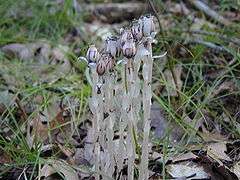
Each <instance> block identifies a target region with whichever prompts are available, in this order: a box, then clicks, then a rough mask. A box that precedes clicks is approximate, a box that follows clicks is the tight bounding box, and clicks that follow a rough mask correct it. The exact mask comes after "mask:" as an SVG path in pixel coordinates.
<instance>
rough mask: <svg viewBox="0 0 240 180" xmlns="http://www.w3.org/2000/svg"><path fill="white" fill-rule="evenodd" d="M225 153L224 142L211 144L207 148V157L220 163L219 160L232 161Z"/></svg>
mask: <svg viewBox="0 0 240 180" xmlns="http://www.w3.org/2000/svg"><path fill="white" fill-rule="evenodd" d="M226 151H227V147H226V143H225V142H218V143H211V144H209V145H208V146H207V155H208V156H210V157H211V158H213V159H214V160H216V161H217V162H220V161H219V160H226V161H232V160H231V158H230V157H229V156H228V155H227V154H226V153H225V152H226ZM220 164H222V163H220Z"/></svg>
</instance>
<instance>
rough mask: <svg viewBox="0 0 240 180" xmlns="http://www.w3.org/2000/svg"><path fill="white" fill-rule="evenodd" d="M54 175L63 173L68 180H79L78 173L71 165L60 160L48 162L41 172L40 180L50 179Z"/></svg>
mask: <svg viewBox="0 0 240 180" xmlns="http://www.w3.org/2000/svg"><path fill="white" fill-rule="evenodd" d="M54 173H62V174H63V175H64V177H65V179H67V180H79V178H78V174H77V171H76V170H75V169H73V168H72V167H71V166H69V164H67V163H66V162H64V161H60V160H48V162H47V164H45V165H44V166H43V167H42V169H41V170H40V174H39V176H40V178H41V177H48V176H50V175H52V174H54Z"/></svg>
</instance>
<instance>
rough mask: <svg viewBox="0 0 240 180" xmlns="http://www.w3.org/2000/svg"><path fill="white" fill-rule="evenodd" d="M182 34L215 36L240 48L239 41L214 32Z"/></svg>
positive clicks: (200, 31)
mask: <svg viewBox="0 0 240 180" xmlns="http://www.w3.org/2000/svg"><path fill="white" fill-rule="evenodd" d="M183 32H187V33H190V34H201V35H206V36H217V37H219V38H220V39H222V40H224V41H227V42H232V43H234V44H236V45H238V46H240V39H238V38H231V37H228V36H226V35H223V34H219V33H215V32H207V31H203V30H183Z"/></svg>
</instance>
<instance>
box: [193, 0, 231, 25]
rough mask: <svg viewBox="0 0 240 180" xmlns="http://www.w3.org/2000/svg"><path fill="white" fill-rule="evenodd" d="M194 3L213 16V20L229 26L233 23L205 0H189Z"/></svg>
mask: <svg viewBox="0 0 240 180" xmlns="http://www.w3.org/2000/svg"><path fill="white" fill-rule="evenodd" d="M188 1H189V2H190V3H191V4H192V5H194V6H195V7H196V8H197V9H199V10H200V11H202V12H204V14H206V15H207V16H209V17H210V18H212V19H213V20H215V21H217V22H219V23H221V24H223V25H225V26H228V25H230V24H231V22H230V21H229V20H227V19H226V18H224V17H223V16H221V15H220V14H218V13H217V12H216V11H214V10H212V9H211V8H210V7H209V6H208V5H206V4H205V3H204V2H203V1H200V0H188Z"/></svg>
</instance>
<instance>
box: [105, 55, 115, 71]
mask: <svg viewBox="0 0 240 180" xmlns="http://www.w3.org/2000/svg"><path fill="white" fill-rule="evenodd" d="M114 66H115V60H114V59H113V58H112V57H111V56H109V58H108V60H107V62H106V70H107V71H109V72H111V71H112V70H113V68H114Z"/></svg>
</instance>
